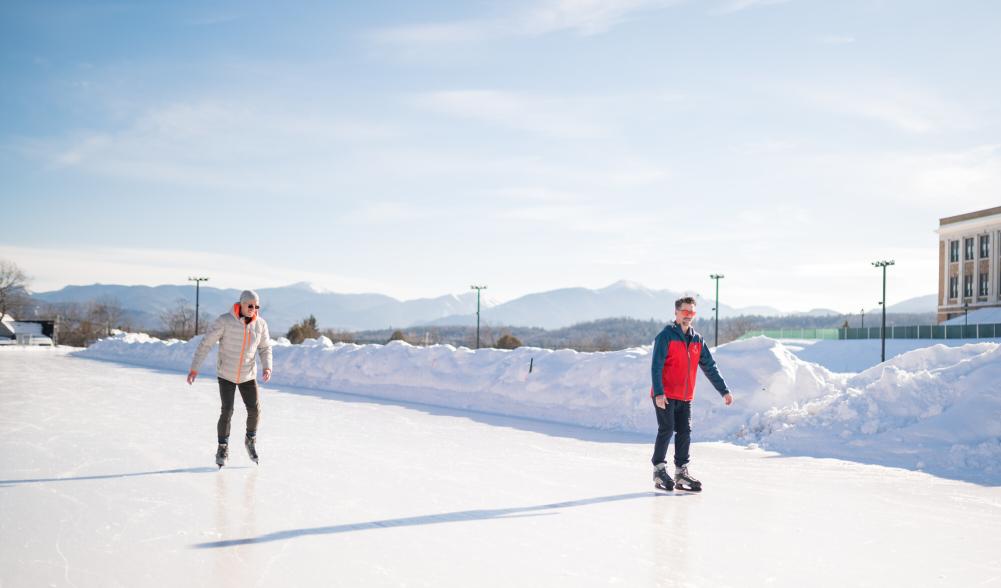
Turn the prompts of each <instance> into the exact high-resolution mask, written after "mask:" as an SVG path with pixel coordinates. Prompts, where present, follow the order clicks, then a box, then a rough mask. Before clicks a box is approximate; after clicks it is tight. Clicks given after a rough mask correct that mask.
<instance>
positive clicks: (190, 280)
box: [188, 278, 209, 337]
mask: <svg viewBox="0 0 1001 588" xmlns="http://www.w3.org/2000/svg"><path fill="white" fill-rule="evenodd" d="M188 281H189V282H194V283H195V337H197V336H198V303H199V294H200V288H199V286H201V285H202V282H207V281H209V279H208V278H188Z"/></svg>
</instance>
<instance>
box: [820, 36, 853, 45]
mask: <svg viewBox="0 0 1001 588" xmlns="http://www.w3.org/2000/svg"><path fill="white" fill-rule="evenodd" d="M817 41H818V42H819V43H821V44H823V45H851V44H852V43H854V42H855V41H856V39H855V37H854V36H852V35H821V36H819V37H817Z"/></svg>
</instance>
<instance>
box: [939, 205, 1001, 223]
mask: <svg viewBox="0 0 1001 588" xmlns="http://www.w3.org/2000/svg"><path fill="white" fill-rule="evenodd" d="M994 215H997V216H998V217H1001V206H995V207H994V208H986V209H984V210H978V211H976V212H967V213H965V214H957V215H956V216H947V217H945V218H940V219H939V220H938V226H940V227H944V226H945V225H951V224H954V223H961V222H963V221H968V220H976V219H981V218H987V217H989V216H994Z"/></svg>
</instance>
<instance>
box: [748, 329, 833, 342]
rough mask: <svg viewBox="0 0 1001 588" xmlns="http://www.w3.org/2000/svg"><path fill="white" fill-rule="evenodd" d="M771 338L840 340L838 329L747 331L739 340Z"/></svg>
mask: <svg viewBox="0 0 1001 588" xmlns="http://www.w3.org/2000/svg"><path fill="white" fill-rule="evenodd" d="M761 335H764V336H765V337H771V338H772V339H833V340H837V339H842V338H843V337H841V336H839V329H766V330H763V331H748V332H747V333H744V336H742V337H741V339H747V338H748V337H760V336H761Z"/></svg>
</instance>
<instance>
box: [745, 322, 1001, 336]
mask: <svg viewBox="0 0 1001 588" xmlns="http://www.w3.org/2000/svg"><path fill="white" fill-rule="evenodd" d="M881 331H882V329H881V328H880V327H865V328H847V329H770V330H768V329H766V330H762V331H748V332H747V333H745V334H744V335H743V336H742V337H741V339H747V338H749V337H758V336H761V335H764V336H765V337H771V338H772V339H832V340H837V339H881V338H882V332H881ZM886 338H887V339H997V338H1001V323H998V324H977V325H917V326H906V327H886Z"/></svg>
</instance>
